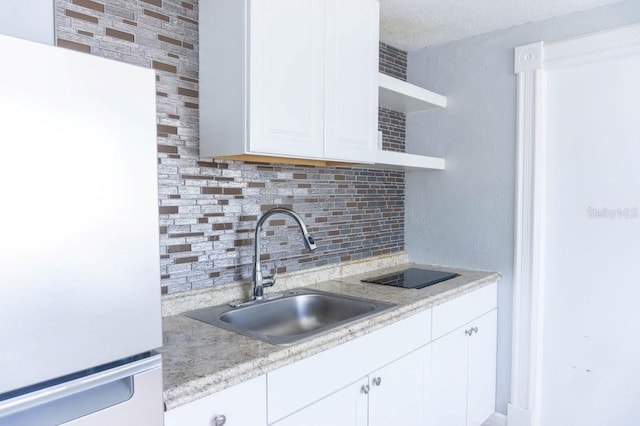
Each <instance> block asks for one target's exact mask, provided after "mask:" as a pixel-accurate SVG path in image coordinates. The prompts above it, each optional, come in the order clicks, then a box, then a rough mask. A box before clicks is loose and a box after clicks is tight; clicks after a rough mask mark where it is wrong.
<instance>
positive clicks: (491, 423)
mask: <svg viewBox="0 0 640 426" xmlns="http://www.w3.org/2000/svg"><path fill="white" fill-rule="evenodd" d="M482 426H507V416H505V415H504V414H502V413H493V414H492V415H491V417H489V418H488V419H487V421H486V422H484V423H483V424H482Z"/></svg>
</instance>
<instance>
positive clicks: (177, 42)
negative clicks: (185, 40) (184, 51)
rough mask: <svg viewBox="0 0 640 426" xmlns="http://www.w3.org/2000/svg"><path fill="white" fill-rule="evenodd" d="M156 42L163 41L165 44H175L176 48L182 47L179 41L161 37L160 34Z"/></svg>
mask: <svg viewBox="0 0 640 426" xmlns="http://www.w3.org/2000/svg"><path fill="white" fill-rule="evenodd" d="M158 40H160V41H164V42H165V43H171V44H175V45H176V46H182V42H181V41H180V40H176V39H175V38H171V37H167V36H163V35H162V34H158Z"/></svg>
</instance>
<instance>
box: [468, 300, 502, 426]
mask: <svg viewBox="0 0 640 426" xmlns="http://www.w3.org/2000/svg"><path fill="white" fill-rule="evenodd" d="M497 320H498V315H497V311H496V310H495V309H494V310H493V311H491V312H489V313H486V314H484V315H483V316H481V317H480V318H478V319H477V320H475V321H474V322H473V334H472V335H471V336H470V337H469V338H468V341H469V355H468V372H467V425H468V426H480V425H481V424H482V423H484V422H485V421H486V420H487V419H488V418H489V416H491V415H492V414H493V413H494V412H495V405H496V397H495V395H496V345H497Z"/></svg>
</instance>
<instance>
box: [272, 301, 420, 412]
mask: <svg viewBox="0 0 640 426" xmlns="http://www.w3.org/2000/svg"><path fill="white" fill-rule="evenodd" d="M430 330H431V310H426V311H423V312H420V313H419V314H417V315H413V316H411V317H409V318H406V319H404V320H401V321H398V322H397V323H395V324H392V325H389V326H387V327H384V328H382V329H380V330H377V331H374V332H373V333H370V334H367V335H366V336H362V337H360V338H357V339H354V340H352V341H350V342H347V343H344V344H342V345H340V346H337V347H335V348H332V349H329V350H326V351H324V352H321V353H319V354H316V355H313V356H311V357H309V358H305V359H303V360H300V361H298V362H296V363H294V364H291V365H288V366H286V367H283V368H280V369H278V370H275V371H273V372H271V373H268V374H267V389H268V391H267V393H268V395H269V398H268V402H267V405H268V413H269V423H273V422H275V421H276V420H278V419H281V418H282V417H284V416H286V415H288V414H290V413H293V412H294V411H296V410H299V409H301V408H302V407H305V406H307V405H309V404H311V403H312V402H315V401H317V400H319V399H321V398H323V397H324V396H326V395H329V394H330V393H332V392H335V390H336V389H340V388H341V387H344V386H347V385H348V384H350V383H353V382H355V381H357V380H358V379H360V378H362V377H363V376H366V375H367V374H369V373H370V372H372V371H374V370H376V369H378V368H379V367H380V366H381V365H385V364H388V363H390V362H392V361H394V360H396V359H398V358H401V357H402V356H404V355H406V354H407V353H409V352H412V351H414V350H415V349H418V348H419V347H421V346H423V345H425V344H427V343H428V342H429V341H430V340H431V331H430Z"/></svg>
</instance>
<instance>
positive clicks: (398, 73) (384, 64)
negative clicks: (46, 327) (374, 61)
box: [378, 42, 407, 81]
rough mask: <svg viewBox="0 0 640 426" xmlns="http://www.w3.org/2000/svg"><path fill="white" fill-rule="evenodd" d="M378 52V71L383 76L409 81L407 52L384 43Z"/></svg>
mask: <svg viewBox="0 0 640 426" xmlns="http://www.w3.org/2000/svg"><path fill="white" fill-rule="evenodd" d="M378 52H379V53H378V57H379V59H380V60H379V62H378V70H379V71H380V72H381V73H383V74H387V75H390V76H392V77H395V78H397V79H400V80H403V81H407V52H405V51H404V50H400V49H398V48H396V47H393V46H390V45H388V44H386V43H382V42H380V49H379V50H378Z"/></svg>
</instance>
